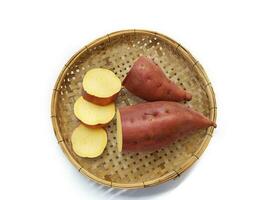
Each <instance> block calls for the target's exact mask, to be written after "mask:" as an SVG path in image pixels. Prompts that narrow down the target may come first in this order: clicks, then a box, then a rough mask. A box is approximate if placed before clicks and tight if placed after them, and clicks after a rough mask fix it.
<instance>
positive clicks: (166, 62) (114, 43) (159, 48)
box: [51, 30, 216, 188]
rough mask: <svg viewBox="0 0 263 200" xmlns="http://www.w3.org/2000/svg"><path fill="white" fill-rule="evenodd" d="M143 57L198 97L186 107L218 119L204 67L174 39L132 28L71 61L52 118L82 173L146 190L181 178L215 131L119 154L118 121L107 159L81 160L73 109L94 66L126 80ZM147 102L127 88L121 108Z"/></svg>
mask: <svg viewBox="0 0 263 200" xmlns="http://www.w3.org/2000/svg"><path fill="white" fill-rule="evenodd" d="M141 55H145V56H148V57H151V58H153V59H154V61H155V62H156V63H157V64H158V65H159V66H160V67H161V68H162V69H163V71H164V72H165V73H166V75H167V76H168V77H169V78H170V79H171V80H172V81H174V82H176V83H177V84H179V85H181V86H182V87H183V88H185V89H186V90H188V91H189V92H191V93H192V95H193V99H192V100H191V101H189V102H182V103H184V104H187V105H188V106H190V107H192V108H194V109H195V110H197V111H199V112H201V113H203V114H204V115H205V116H207V117H208V118H210V119H211V120H213V121H215V120H216V102H215V96H214V92H213V89H212V86H211V83H210V81H209V80H208V78H207V76H206V74H205V72H204V70H203V68H202V66H201V65H200V63H199V62H198V61H196V60H195V59H194V58H193V57H192V56H191V54H190V53H189V52H188V51H187V50H185V49H184V48H183V47H182V46H181V45H179V44H178V43H177V42H175V41H173V40H171V39H170V38H168V37H166V36H163V35H161V34H158V33H155V32H150V31H144V30H126V31H120V32H115V33H112V34H109V35H107V36H105V37H102V38H100V39H98V40H96V41H94V42H92V43H91V44H89V45H87V46H85V47H84V48H83V49H82V50H80V51H79V52H78V53H77V54H75V55H74V56H73V57H72V58H71V60H70V61H69V62H68V63H67V64H66V66H65V67H64V69H63V71H62V72H61V74H60V76H59V78H58V81H57V83H56V86H55V88H54V92H53V98H52V114H51V117H52V122H53V126H54V131H55V134H56V137H57V139H58V142H59V144H60V145H61V147H62V149H63V151H64V152H65V154H66V155H67V156H68V158H69V159H70V161H71V162H72V163H73V164H74V165H75V166H76V167H77V168H78V170H79V171H80V172H81V173H83V174H85V175H87V176H88V177H90V178H91V179H93V180H95V181H97V182H99V183H103V184H105V185H108V186H112V187H118V188H140V187H147V186H152V185H156V184H159V183H162V182H165V181H168V180H170V179H173V178H175V177H176V176H178V175H179V174H180V173H182V172H183V171H184V170H185V169H187V168H188V167H190V166H191V165H192V164H193V162H194V161H196V160H197V159H198V158H199V157H200V155H201V154H202V152H203V151H204V149H205V148H206V146H207V144H208V143H209V140H210V139H211V136H212V132H213V128H208V129H207V130H200V131H197V132H195V133H194V134H193V135H191V136H188V137H185V138H182V139H180V140H178V141H176V142H175V143H173V144H172V145H170V146H168V147H166V148H163V149H160V150H158V151H155V152H149V153H119V152H118V150H117V144H116V118H114V120H113V121H112V122H111V123H110V124H109V125H108V126H107V128H106V130H107V133H108V144H107V147H106V149H105V151H104V153H103V154H102V155H101V156H99V157H97V158H93V159H89V158H80V157H78V156H77V155H76V154H75V153H74V152H73V150H72V147H71V141H70V137H71V134H72V131H73V130H74V128H75V127H77V125H78V124H79V122H78V120H77V119H76V117H75V116H74V113H73V105H74V102H75V100H76V99H77V98H78V97H79V96H80V95H81V87H82V79H83V76H84V75H85V73H86V72H87V71H88V70H90V69H92V68H95V67H103V68H107V69H110V70H112V71H113V72H114V73H115V74H116V75H117V76H118V77H119V78H120V79H121V80H123V79H124V77H125V76H126V74H127V72H128V71H129V69H130V68H131V66H132V64H133V63H134V61H135V60H136V59H137V58H138V57H139V56H141ZM142 84H143V83H142ZM142 101H143V100H141V99H139V98H138V97H135V96H134V95H132V94H131V93H129V92H128V91H127V90H126V89H124V88H122V90H121V92H120V94H119V97H118V99H117V102H116V105H117V106H122V105H132V104H136V103H138V102H142Z"/></svg>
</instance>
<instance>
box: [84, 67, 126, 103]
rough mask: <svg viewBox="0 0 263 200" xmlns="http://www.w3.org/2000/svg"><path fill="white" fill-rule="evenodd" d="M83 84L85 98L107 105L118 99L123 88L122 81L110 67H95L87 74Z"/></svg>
mask: <svg viewBox="0 0 263 200" xmlns="http://www.w3.org/2000/svg"><path fill="white" fill-rule="evenodd" d="M82 86H83V90H82V96H83V98H84V99H85V100H87V101H90V102H92V103H94V104H98V105H102V106H105V105H108V104H110V103H112V102H113V101H114V100H115V99H116V97H117V95H118V92H119V91H120V89H121V81H120V79H119V78H118V77H117V76H116V75H115V74H114V73H113V72H112V71H110V70H108V69H103V68H94V69H91V70H89V71H88V72H87V73H86V74H85V76H84V78H83V83H82Z"/></svg>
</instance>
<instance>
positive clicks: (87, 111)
mask: <svg viewBox="0 0 263 200" xmlns="http://www.w3.org/2000/svg"><path fill="white" fill-rule="evenodd" d="M74 114H75V116H76V117H77V118H78V119H79V120H80V121H82V122H83V123H85V124H87V125H97V124H106V123H108V122H110V121H111V120H112V118H113V117H114V115H115V104H114V103H111V104H109V105H106V106H99V105H97V104H93V103H91V102H88V101H86V100H85V99H83V97H79V98H78V99H77V101H76V102H75V104H74Z"/></svg>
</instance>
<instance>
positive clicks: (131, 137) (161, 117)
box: [117, 101, 216, 152]
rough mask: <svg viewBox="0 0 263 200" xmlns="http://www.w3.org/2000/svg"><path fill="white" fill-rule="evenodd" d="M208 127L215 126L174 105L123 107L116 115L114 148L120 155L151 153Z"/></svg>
mask: <svg viewBox="0 0 263 200" xmlns="http://www.w3.org/2000/svg"><path fill="white" fill-rule="evenodd" d="M210 126H214V127H216V124H215V123H214V122H213V121H211V120H209V119H208V118H206V117H205V116H203V115H202V114H201V113H198V112H196V111H194V110H192V109H190V108H188V107H186V106H184V105H182V104H179V103H177V102H171V101H156V102H147V103H140V104H136V105H133V106H126V107H122V108H120V109H119V110H118V111H117V144H118V145H117V146H118V150H119V151H128V152H129V151H131V152H140V151H153V150H157V149H160V148H162V147H165V146H167V145H169V144H171V143H172V142H174V141H175V140H177V139H179V138H181V137H183V136H186V135H188V134H191V133H193V132H194V131H196V130H198V129H202V128H208V127H210Z"/></svg>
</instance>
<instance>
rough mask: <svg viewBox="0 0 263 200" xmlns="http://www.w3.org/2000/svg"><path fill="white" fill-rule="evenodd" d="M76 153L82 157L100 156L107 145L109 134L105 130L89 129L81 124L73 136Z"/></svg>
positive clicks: (72, 141) (73, 146) (72, 140)
mask: <svg viewBox="0 0 263 200" xmlns="http://www.w3.org/2000/svg"><path fill="white" fill-rule="evenodd" d="M71 143H72V148H73V150H74V152H75V153H76V154H77V155H78V156H80V157H84V158H85V157H88V158H95V157H98V156H100V155H101V154H102V153H103V151H104V149H105V147H106V145H107V133H106V131H105V130H104V129H103V128H96V129H95V128H88V127H86V126H84V125H83V124H80V125H79V126H78V127H77V128H76V129H75V130H74V131H73V134H72V136H71Z"/></svg>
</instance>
